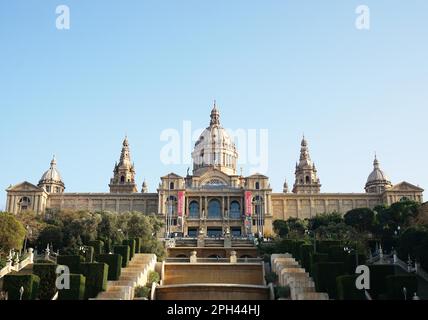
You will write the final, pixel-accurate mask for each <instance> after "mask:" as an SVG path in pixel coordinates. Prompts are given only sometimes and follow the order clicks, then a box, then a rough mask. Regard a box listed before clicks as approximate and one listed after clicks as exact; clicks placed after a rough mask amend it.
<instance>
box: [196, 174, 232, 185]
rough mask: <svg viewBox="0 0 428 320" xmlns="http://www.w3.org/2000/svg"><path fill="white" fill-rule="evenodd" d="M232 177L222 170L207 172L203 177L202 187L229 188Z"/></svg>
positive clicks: (201, 178)
mask: <svg viewBox="0 0 428 320" xmlns="http://www.w3.org/2000/svg"><path fill="white" fill-rule="evenodd" d="M229 180H230V177H229V176H228V175H227V174H225V173H224V172H221V171H220V170H210V171H207V172H205V173H204V174H203V175H202V176H201V177H200V181H201V185H213V186H215V185H225V186H228V185H229V184H230V182H229Z"/></svg>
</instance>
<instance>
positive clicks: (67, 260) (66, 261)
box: [57, 255, 85, 274]
mask: <svg viewBox="0 0 428 320" xmlns="http://www.w3.org/2000/svg"><path fill="white" fill-rule="evenodd" d="M84 261H85V259H84V258H83V257H82V256H77V255H76V256H58V257H57V263H58V264H59V265H62V266H67V267H68V268H69V269H70V273H74V274H76V273H79V272H80V264H81V263H82V262H84Z"/></svg>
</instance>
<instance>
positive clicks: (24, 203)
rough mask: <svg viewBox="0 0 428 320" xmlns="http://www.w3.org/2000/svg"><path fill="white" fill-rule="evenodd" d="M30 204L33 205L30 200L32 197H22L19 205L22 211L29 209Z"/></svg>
mask: <svg viewBox="0 0 428 320" xmlns="http://www.w3.org/2000/svg"><path fill="white" fill-rule="evenodd" d="M30 205H31V201H30V198H28V197H22V198H21V199H20V200H19V207H20V208H21V210H22V211H25V210H28V208H29V207H30Z"/></svg>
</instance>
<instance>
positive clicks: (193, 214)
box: [189, 201, 199, 218]
mask: <svg viewBox="0 0 428 320" xmlns="http://www.w3.org/2000/svg"><path fill="white" fill-rule="evenodd" d="M189 217H190V218H199V203H198V202H197V201H192V202H190V204H189Z"/></svg>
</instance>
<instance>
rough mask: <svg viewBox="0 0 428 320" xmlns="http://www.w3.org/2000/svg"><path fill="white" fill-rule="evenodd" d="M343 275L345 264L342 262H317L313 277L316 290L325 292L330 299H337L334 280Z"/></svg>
mask: <svg viewBox="0 0 428 320" xmlns="http://www.w3.org/2000/svg"><path fill="white" fill-rule="evenodd" d="M344 273H345V264H344V263H342V262H318V263H315V265H314V272H313V277H314V281H315V286H316V290H317V291H318V292H327V293H328V295H329V297H330V298H331V299H336V297H337V285H336V278H337V277H339V276H341V275H343V274H344Z"/></svg>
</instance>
